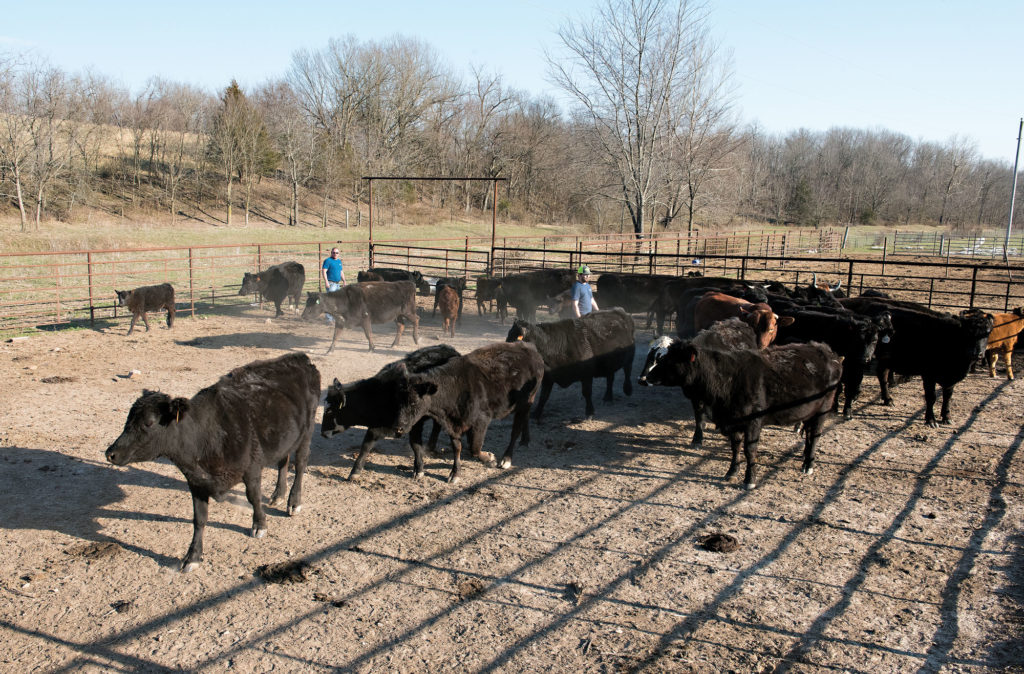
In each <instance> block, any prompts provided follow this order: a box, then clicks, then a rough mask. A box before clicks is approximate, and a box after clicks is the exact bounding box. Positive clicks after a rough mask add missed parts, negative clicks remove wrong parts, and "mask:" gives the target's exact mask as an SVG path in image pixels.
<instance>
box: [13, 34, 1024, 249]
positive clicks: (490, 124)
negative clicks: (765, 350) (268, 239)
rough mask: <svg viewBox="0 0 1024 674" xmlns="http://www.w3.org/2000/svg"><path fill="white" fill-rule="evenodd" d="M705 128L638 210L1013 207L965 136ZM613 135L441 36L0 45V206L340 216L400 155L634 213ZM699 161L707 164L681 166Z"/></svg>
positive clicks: (399, 201) (976, 220) (450, 203)
mask: <svg viewBox="0 0 1024 674" xmlns="http://www.w3.org/2000/svg"><path fill="white" fill-rule="evenodd" d="M701 131H702V133H704V134H706V137H705V138H704V139H703V142H702V143H700V144H696V145H693V146H692V147H693V148H695V149H694V150H693V152H695V153H696V152H703V153H707V155H706V157H704V161H703V163H702V162H701V161H700V159H701V158H700V157H687V158H684V159H685V160H682V161H681V160H680V158H679V157H670V156H666V157H665V159H664V161H659V162H656V163H655V164H654V172H655V176H654V178H655V179H654V184H655V185H656V186H659V187H656V189H655V190H654V192H653V193H654V195H655V198H653V199H648V200H647V203H646V205H645V208H647V209H649V211H647V216H646V217H645V218H643V222H645V223H647V226H648V227H649V228H653V229H654V230H655V231H662V230H665V229H670V230H686V229H687V228H688V227H690V226H711V225H716V224H727V223H730V222H735V221H738V220H742V221H746V222H749V221H769V222H776V223H796V224H801V225H818V224H845V223H857V224H872V223H877V224H886V225H892V224H897V225H906V224H911V223H914V224H916V223H923V224H936V225H946V226H949V227H951V228H953V229H961V230H969V229H973V228H975V227H978V226H980V225H1001V224H1004V223H1005V222H1006V219H1007V215H1008V207H1009V193H1010V187H1011V173H1012V168H1011V166H1009V165H1008V164H1007V163H1004V162H996V161H991V160H987V159H984V158H983V157H980V156H979V155H978V153H977V151H976V149H975V148H974V146H973V145H971V144H969V143H967V142H965V141H963V140H961V139H957V138H954V139H951V140H949V141H948V142H946V143H945V144H935V143H929V142H920V141H915V140H912V139H911V138H909V137H907V136H905V135H902V134H899V133H894V132H891V131H886V130H862V129H847V128H835V129H830V130H828V131H825V132H812V131H806V130H797V131H792V132H790V133H787V134H785V135H771V134H765V133H763V132H762V131H760V130H758V129H757V128H751V127H747V128H742V127H740V126H739V125H737V124H735V123H727V122H722V121H716V122H715V124H714V126H712V127H708V128H703V129H701ZM599 142H601V136H600V134H599V133H597V132H596V131H595V129H594V128H592V127H591V126H590V125H588V123H587V122H586V117H584V116H579V115H572V114H566V113H564V112H563V111H562V110H561V108H560V106H559V105H558V104H557V103H556V102H555V101H553V100H551V99H548V98H535V97H531V96H530V95H528V94H527V93H524V92H521V91H517V90H513V89H510V88H508V87H506V86H505V85H504V84H503V82H502V78H501V77H500V76H499V75H494V74H491V73H487V72H484V71H482V70H475V71H474V72H473V73H472V75H471V76H470V77H469V78H468V80H464V79H460V78H458V77H456V76H454V75H453V74H452V73H451V70H450V68H449V67H448V66H446V65H445V64H443V63H441V62H440V60H439V58H438V57H437V55H436V52H435V51H434V50H433V49H431V48H430V47H429V46H427V45H425V44H423V43H421V42H418V41H415V40H409V39H405V38H400V37H398V38H394V39H392V40H390V41H387V42H383V43H360V42H358V41H356V40H355V39H354V38H349V39H346V40H340V41H332V42H331V43H330V44H329V45H328V47H326V48H324V49H322V50H319V51H310V52H299V53H297V54H295V56H294V57H293V61H292V64H291V67H290V69H289V71H288V73H287V74H286V75H285V76H284V77H282V78H281V79H279V80H276V81H269V82H267V83H265V84H263V85H261V86H259V87H256V88H253V89H251V90H246V91H243V90H242V88H240V87H239V86H238V85H237V84H236V83H234V82H231V83H226V86H225V88H224V89H223V90H222V91H220V92H217V93H216V94H213V93H210V92H207V91H204V90H202V89H201V88H198V87H196V86H193V85H190V84H184V83H177V82H168V81H164V80H161V79H156V78H155V79H153V80H151V81H150V82H149V83H148V85H147V86H146V87H145V88H144V89H142V90H141V91H134V92H133V91H129V90H127V89H125V88H123V87H122V86H119V85H117V84H115V83H114V82H112V81H111V80H109V79H107V78H106V77H104V76H102V75H97V74H94V73H85V74H71V73H66V72H63V71H61V70H59V69H57V68H54V67H52V66H50V65H48V64H45V63H40V62H38V61H34V60H31V59H29V58H26V57H22V56H19V55H6V56H4V55H2V54H0V195H2V198H3V201H2V205H0V209H3V210H5V211H6V212H7V214H8V215H9V214H11V213H15V214H18V213H19V212H20V217H21V222H22V226H23V227H31V226H33V223H34V222H35V223H38V222H39V220H40V219H49V218H53V219H59V220H68V221H72V220H75V219H76V218H77V217H79V216H80V215H81V214H82V213H84V211H85V210H87V209H101V210H105V211H108V212H111V213H114V214H126V213H132V214H138V213H147V212H149V213H157V212H163V213H167V214H170V215H171V216H173V217H182V216H185V217H189V218H199V219H202V220H210V219H214V218H215V219H219V220H221V221H224V220H227V221H228V222H231V220H232V218H235V219H237V218H246V219H247V218H248V217H249V215H250V214H251V213H256V214H258V215H259V216H260V217H264V218H271V219H278V220H280V221H282V222H288V223H293V224H297V223H308V224H331V223H337V222H339V221H341V220H343V219H344V217H345V214H344V213H343V212H342V208H341V207H340V206H339V204H340V203H342V202H344V203H346V204H349V205H350V204H352V203H362V204H365V201H366V198H367V185H366V181H363V180H361V176H365V175H404V176H452V177H493V176H501V177H504V178H507V182H502V183H501V185H500V189H499V192H498V212H499V215H500V217H501V218H504V219H514V220H519V221H523V222H549V223H552V222H553V223H581V224H585V225H589V226H591V227H592V228H593V229H595V230H598V231H617V230H620V229H624V230H625V231H630V228H631V224H630V218H629V215H628V214H627V213H626V212H625V206H624V204H623V200H622V194H621V190H622V188H621V182H620V178H619V176H618V175H616V174H615V171H616V167H612V166H608V165H607V161H606V160H605V159H603V158H602V153H601V152H600V151H599V149H598V147H597V146H598V143H599ZM674 147H675V148H676V149H675V150H674V151H680V152H685V151H687V149H686V148H687V147H691V146H686V145H681V144H677V145H676V146H674ZM680 148H682V149H680ZM694 159H696V160H697V161H693V160H694ZM694 166H700V167H701V171H700V174H699V176H697V179H695V177H694V175H692V174H689V175H688V174H687V173H686V171H688V170H691V169H692V167H694ZM492 194H493V192H492V187H491V185H490V183H487V182H483V183H477V182H468V181H462V182H458V181H455V182H450V183H449V182H437V183H376V184H375V185H374V199H375V207H381V208H384V209H393V211H392V212H397V213H398V217H399V218H401V213H402V209H403V208H405V207H407V206H409V205H411V204H412V203H416V202H422V203H425V204H427V205H429V206H432V207H435V208H439V209H448V210H451V211H453V212H456V211H472V210H474V209H477V210H479V209H484V210H489V209H490V208H491V206H492V204H491V199H492ZM232 210H234V213H232ZM351 215H352V218H353V220H355V219H356V218H357V217H359V214H358V212H356V213H352V214H351Z"/></svg>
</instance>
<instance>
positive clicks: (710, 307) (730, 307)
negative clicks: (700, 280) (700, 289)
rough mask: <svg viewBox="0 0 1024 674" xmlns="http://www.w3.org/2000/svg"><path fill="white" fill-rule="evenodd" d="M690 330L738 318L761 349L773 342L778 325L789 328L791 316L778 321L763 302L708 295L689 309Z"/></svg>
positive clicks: (717, 294)
mask: <svg viewBox="0 0 1024 674" xmlns="http://www.w3.org/2000/svg"><path fill="white" fill-rule="evenodd" d="M693 316H694V327H696V329H697V330H698V331H700V330H703V329H704V328H706V327H708V326H710V325H711V324H712V323H717V322H718V321H724V320H726V319H729V318H733V317H736V318H739V319H741V320H742V321H743V322H744V323H746V324H747V325H749V326H750V327H752V328H753V329H754V333H755V334H756V335H757V346H758V348H761V349H765V348H768V345H769V344H771V343H772V342H773V341H774V340H775V334H776V333H777V332H778V329H779V326H780V325H790V324H791V323H792V322H793V317H792V316H783V317H782V318H779V316H778V315H776V313H775V312H774V311H772V308H771V307H770V306H768V305H767V304H765V303H764V302H756V303H755V302H748V301H747V300H744V299H741V298H739V297H733V296H732V295H726V294H724V293H716V292H711V293H707V294H706V295H704V297H702V298H700V300H698V302H697V304H696V306H695V307H694V309H693Z"/></svg>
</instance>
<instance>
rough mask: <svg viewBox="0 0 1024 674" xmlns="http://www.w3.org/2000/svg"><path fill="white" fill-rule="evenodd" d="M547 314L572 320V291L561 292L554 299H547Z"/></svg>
mask: <svg viewBox="0 0 1024 674" xmlns="http://www.w3.org/2000/svg"><path fill="white" fill-rule="evenodd" d="M548 313H549V314H558V317H559V318H573V317H574V316H575V315H576V312H575V311H574V310H573V301H572V290H563V291H562V292H560V293H558V294H557V295H555V296H554V297H549V298H548Z"/></svg>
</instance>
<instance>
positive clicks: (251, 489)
mask: <svg viewBox="0 0 1024 674" xmlns="http://www.w3.org/2000/svg"><path fill="white" fill-rule="evenodd" d="M319 403H320V372H319V371H317V369H316V367H314V366H313V364H312V363H311V362H310V361H309V357H308V356H306V354H301V353H300V354H289V355H286V356H281V357H280V358H277V359H274V360H263V361H257V362H254V363H250V364H248V365H244V366H242V367H239V368H236V369H234V370H232V371H231V372H229V373H228V374H226V375H224V376H223V377H221V378H220V380H219V381H218V382H217V383H216V384H214V385H213V386H209V387H207V388H204V389H203V390H201V391H199V392H198V393H197V394H195V395H194V396H193V397H192V398H191V399H187V398H171V397H170V396H168V395H167V394H165V393H159V392H157V391H143V393H142V396H141V397H140V398H139V399H138V400H136V401H135V404H133V405H132V408H131V410H130V411H129V412H128V420H127V421H126V422H125V424H124V430H123V431H122V432H121V436H120V437H118V438H117V440H115V441H114V443H113V444H112V445H110V447H109V448H108V449H107V460H108V461H110V462H111V463H113V464H115V465H118V466H123V465H125V464H129V463H135V462H138V461H153V460H155V459H157V458H158V457H165V458H167V459H170V460H171V462H172V463H173V464H174V465H176V466H177V467H178V469H179V470H180V471H181V472H182V473H184V475H185V481H186V482H187V483H188V488H189V491H190V492H192V512H193V516H192V523H193V532H192V544H191V545H190V546H189V548H188V553H187V554H186V555H185V559H184V560H183V561H182V563H181V570H182V571H191V570H192V569H194V568H195V566H196V565H197V564H199V562H201V561H202V559H203V531H204V529H205V528H206V520H207V517H208V510H209V500H210V498H214V499H216V500H218V501H219V500H221V498H223V496H224V495H225V494H226V493H227V492H228V490H229V489H231V488H232V487H233V486H235V485H236V484H238V483H239V482H243V483H245V496H246V498H248V499H249V503H251V504H252V535H253V536H255V537H256V538H262V537H263V536H264V535H265V534H266V532H267V518H266V515H265V514H264V513H263V506H262V504H261V502H260V480H261V477H262V472H263V467H264V466H276V467H277V485H276V486H275V488H274V493H273V495H272V496H271V497H270V504H271V505H272V506H276V505H279V504H280V503H281V501H282V499H284V493H285V489H286V487H287V476H288V460H289V458H290V457H291V455H293V454H294V455H295V481H294V482H293V484H292V489H291V493H289V495H288V514H289V515H295V514H296V513H298V512H299V510H300V509H301V508H302V475H303V473H304V472H305V470H306V462H307V460H308V459H309V441H310V436H311V435H312V433H313V424H314V423H315V421H316V419H315V416H316V408H317V406H318V405H319Z"/></svg>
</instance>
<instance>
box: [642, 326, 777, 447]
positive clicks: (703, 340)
mask: <svg viewBox="0 0 1024 674" xmlns="http://www.w3.org/2000/svg"><path fill="white" fill-rule="evenodd" d="M677 341H679V340H677V339H673V338H671V337H664V336H662V337H658V338H657V339H655V340H654V341H652V342H651V344H650V349H649V350H648V352H647V361H646V362H645V363H644V369H643V371H642V372H641V373H640V378H639V380H638V381H639V383H640V385H641V386H649V385H650V384H649V383H648V381H647V373H648V372H650V371H651V368H653V367H654V364H655V363H657V362H658V360H660V359H661V358H662V357H663V356H664V355H665V353H666V352H667V351H668V349H669V347H670V346H671V345H672V344H674V343H675V342H677ZM692 343H693V344H695V345H696V346H698V347H702V348H706V349H717V350H719V351H732V350H734V349H756V348H758V347H757V335H756V334H754V329H753V328H751V327H750V326H749V325H747V324H746V323H744V322H743V321H742V320H740V319H739V318H730V319H728V320H725V321H718V322H717V323H714V324H712V325H711V326H710V327H709V328H707V329H705V330H701V331H700V332H699V333H697V336H696V337H694V338H693V340H692ZM682 389H683V395H684V396H686V398H687V399H688V400H689V401H690V404H691V405H692V406H693V423H694V428H693V439H692V440H691V441H690V444H691V445H693V446H694V447H703V446H704V400H703V399H701V397H700V391H699V390H695V389H692V388H687V387H686V386H683V387H682Z"/></svg>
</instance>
